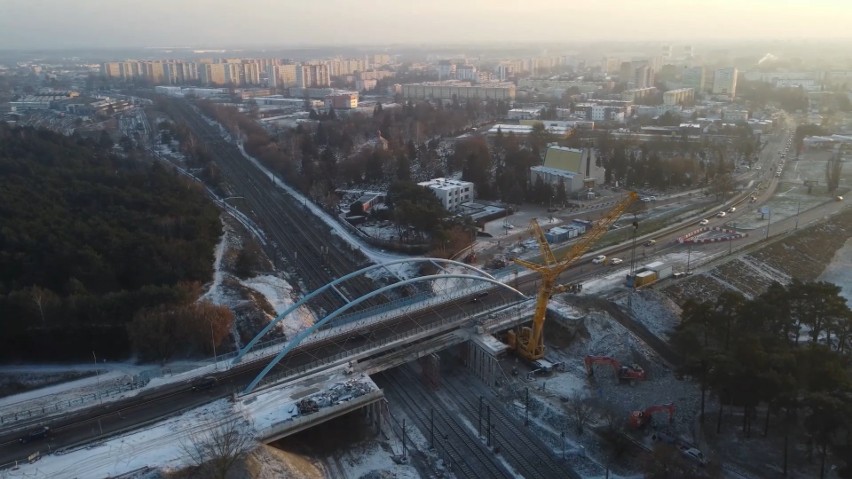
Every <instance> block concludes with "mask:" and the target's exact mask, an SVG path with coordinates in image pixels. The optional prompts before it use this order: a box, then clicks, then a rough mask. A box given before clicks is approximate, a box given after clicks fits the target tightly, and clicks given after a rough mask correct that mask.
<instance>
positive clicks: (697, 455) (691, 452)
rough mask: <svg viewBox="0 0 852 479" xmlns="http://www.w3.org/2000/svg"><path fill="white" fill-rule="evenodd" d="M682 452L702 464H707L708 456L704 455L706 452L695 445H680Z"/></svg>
mask: <svg viewBox="0 0 852 479" xmlns="http://www.w3.org/2000/svg"><path fill="white" fill-rule="evenodd" d="M680 453H681V454H683V455H684V456H685V457H687V458H689V459H692V460H693V461H695V462H697V463H698V464H700V465H702V466H704V465H706V464H707V458H705V457H704V453H703V452H701V451H699V450H698V449H696V448H694V447H688V446H680Z"/></svg>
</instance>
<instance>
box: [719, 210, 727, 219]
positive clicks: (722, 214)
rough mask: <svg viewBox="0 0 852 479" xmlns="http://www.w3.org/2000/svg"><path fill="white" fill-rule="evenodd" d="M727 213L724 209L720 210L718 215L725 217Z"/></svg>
mask: <svg viewBox="0 0 852 479" xmlns="http://www.w3.org/2000/svg"><path fill="white" fill-rule="evenodd" d="M726 214H727V213H725V212H724V211H720V212H718V213H716V216H718V217H719V218H724V217H725V215H726Z"/></svg>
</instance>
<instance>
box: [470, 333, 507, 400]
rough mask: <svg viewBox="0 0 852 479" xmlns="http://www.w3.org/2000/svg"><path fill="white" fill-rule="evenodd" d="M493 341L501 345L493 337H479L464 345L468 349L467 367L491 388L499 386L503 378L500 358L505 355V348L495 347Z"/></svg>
mask: <svg viewBox="0 0 852 479" xmlns="http://www.w3.org/2000/svg"><path fill="white" fill-rule="evenodd" d="M485 336H487V338H485ZM492 341H493V342H495V343H498V344H499V341H497V340H496V339H495V338H494V337H493V336H491V335H479V336H476V337H474V338H473V339H471V340H470V341H468V342H466V343H464V345H465V347H466V348H467V361H466V365H467V367H468V368H469V369H470V370H471V371H473V374H475V375H476V376H477V377H478V378H479V379H481V380H482V381H483V382H485V384H487V385H488V386H490V387H494V386H497V383H498V381H499V379H500V378H501V376H502V371H501V369H500V360H499V356H502V354H504V353H505V346H504V347H503V348H499V347H495V345H494V344H493V343H492Z"/></svg>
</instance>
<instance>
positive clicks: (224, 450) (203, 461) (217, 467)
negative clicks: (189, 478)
mask: <svg viewBox="0 0 852 479" xmlns="http://www.w3.org/2000/svg"><path fill="white" fill-rule="evenodd" d="M246 426H247V424H246V423H245V422H243V421H241V420H239V419H233V420H230V421H227V422H224V423H221V424H215V425H211V427H210V428H205V429H204V430H203V431H201V432H199V433H197V434H196V433H193V434H190V436H189V439H188V442H182V443H181V446H180V447H181V450H182V451H183V452H184V453H185V454H186V455H187V457H188V458H189V460H190V462H191V463H192V465H193V466H194V467H195V468H197V469H198V471H199V472H200V473H201V474H202V475H203V477H211V478H216V479H225V476H226V475H227V474H228V471H230V470H231V469H232V468H233V467H234V465H235V464H236V463H237V462H238V461H239V460H240V459H242V458H243V457H244V456H245V455H246V454H247V453H248V451H249V449H250V447H251V446H252V445H253V443H254V438H253V437H252V435H251V434H250V432H249V431H248V429H247V427H246Z"/></svg>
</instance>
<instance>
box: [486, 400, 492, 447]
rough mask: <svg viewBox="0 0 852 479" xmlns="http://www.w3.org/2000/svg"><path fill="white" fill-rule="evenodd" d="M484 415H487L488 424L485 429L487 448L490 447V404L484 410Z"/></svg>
mask: <svg viewBox="0 0 852 479" xmlns="http://www.w3.org/2000/svg"><path fill="white" fill-rule="evenodd" d="M486 414H487V422H488V426H487V427H488V440H487V444H488V447H491V405H490V404H489V405H488V408H487V409H486Z"/></svg>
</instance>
